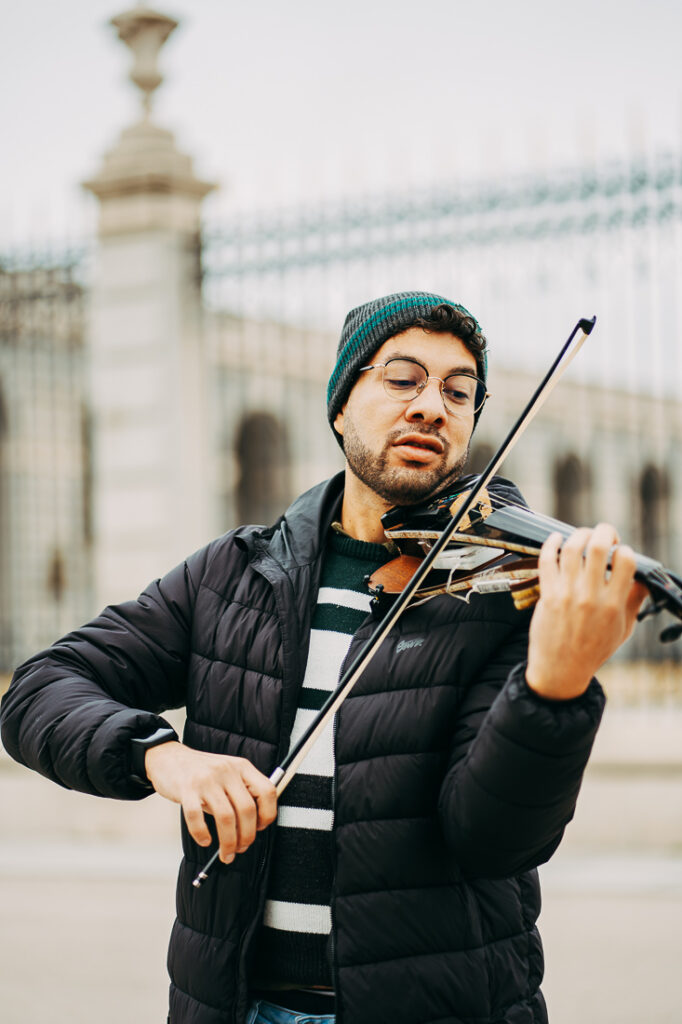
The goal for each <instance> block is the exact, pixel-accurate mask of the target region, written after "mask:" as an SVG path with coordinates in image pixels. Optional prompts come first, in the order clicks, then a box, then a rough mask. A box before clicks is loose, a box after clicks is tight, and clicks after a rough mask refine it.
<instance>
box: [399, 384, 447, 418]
mask: <svg viewBox="0 0 682 1024" xmlns="http://www.w3.org/2000/svg"><path fill="white" fill-rule="evenodd" d="M405 416H406V418H407V419H408V420H413V419H416V420H424V421H425V422H426V423H445V421H446V420H447V418H448V414H447V410H446V408H445V404H444V402H443V382H442V381H441V380H440V379H439V378H438V377H429V379H428V380H427V381H426V383H425V384H424V386H423V388H422V389H421V391H420V392H419V394H418V395H417V397H416V398H413V399H412V401H411V402H410V403H409V405H408V406H407V409H406V411H405Z"/></svg>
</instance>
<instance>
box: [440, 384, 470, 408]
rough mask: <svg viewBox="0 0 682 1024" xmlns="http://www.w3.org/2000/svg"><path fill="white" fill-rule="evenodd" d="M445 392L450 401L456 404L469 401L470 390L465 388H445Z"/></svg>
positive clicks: (463, 403)
mask: <svg viewBox="0 0 682 1024" xmlns="http://www.w3.org/2000/svg"><path fill="white" fill-rule="evenodd" d="M445 394H446V395H447V397H448V398H449V399H450V401H451V402H455V403H456V404H457V405H466V404H467V402H470V401H471V392H470V391H467V390H466V389H465V388H446V389H445Z"/></svg>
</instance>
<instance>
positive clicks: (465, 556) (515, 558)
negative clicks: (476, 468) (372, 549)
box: [368, 477, 682, 643]
mask: <svg viewBox="0 0 682 1024" xmlns="http://www.w3.org/2000/svg"><path fill="white" fill-rule="evenodd" d="M477 479H478V478H477V477H468V478H463V479H462V480H461V481H460V486H459V489H458V490H457V491H454V492H451V493H448V494H445V495H441V496H439V497H438V498H436V499H434V500H432V501H430V502H426V503H424V504H421V505H415V506H411V507H395V508H392V509H390V510H389V511H388V512H386V513H385V514H384V515H383V516H382V524H383V527H384V531H385V533H386V536H387V538H388V539H389V540H391V541H393V542H394V543H395V544H396V546H397V548H398V550H399V551H400V554H399V556H398V557H396V558H395V559H393V560H392V561H390V562H387V563H386V564H385V565H383V566H381V568H380V569H378V570H377V571H376V572H374V573H373V574H372V575H371V576H370V577H368V585H369V588H370V593H371V594H372V595H373V598H374V601H375V602H376V603H377V607H378V606H379V605H382V604H386V603H387V602H386V600H385V599H386V598H388V597H390V596H391V595H393V594H398V593H401V592H402V591H403V590H404V588H405V586H406V585H407V583H408V582H409V581H410V579H412V577H413V575H414V573H415V572H416V570H417V568H418V567H419V565H420V564H421V562H422V561H423V559H424V557H425V556H426V555H427V554H428V553H429V551H430V550H431V548H432V547H433V545H434V542H435V541H437V540H438V539H439V538H440V537H441V535H442V534H443V532H444V531H445V528H446V527H447V525H448V523H449V522H450V521H451V520H452V518H453V516H455V515H457V514H458V512H459V510H460V509H461V508H462V507H463V505H464V504H465V502H466V501H467V499H468V496H469V495H470V494H471V491H472V483H475V482H476V481H477ZM519 498H520V495H519V494H518V492H517V491H516V490H515V488H514V487H513V485H512V484H511V483H510V482H509V481H507V480H504V479H503V478H502V477H495V478H493V480H491V482H490V486H489V487H488V488H485V487H484V488H482V489H480V490H479V492H478V494H477V496H476V498H475V500H474V502H473V503H471V504H469V505H468V509H467V511H466V514H465V515H464V516H463V517H462V519H461V520H460V522H459V523H458V525H457V529H456V530H455V532H453V533H451V535H450V537H449V539H448V542H447V544H446V545H445V546H444V547H443V548H442V550H441V551H440V553H439V554H438V556H437V558H436V559H435V560H434V561H433V564H432V566H431V569H430V571H429V573H428V575H427V576H426V578H425V580H424V581H423V584H422V585H421V586H420V587H419V588H418V589H417V590H416V591H415V592H414V594H413V599H412V600H413V603H421V602H423V601H427V600H430V599H431V598H433V597H437V596H438V595H440V594H450V595H451V596H453V597H455V598H460V599H461V600H464V601H467V602H468V601H469V600H470V599H471V597H472V595H474V594H494V593H502V592H507V593H509V594H510V596H511V598H512V600H513V602H514V605H515V607H516V608H517V609H519V610H522V609H525V608H529V607H531V606H532V605H534V604H535V602H536V601H537V600H538V598H539V596H540V588H539V582H538V556H539V554H540V548H541V547H542V545H543V543H544V541H545V540H547V538H548V537H549V535H550V534H551V533H555V532H556V533H560V534H561V535H562V536H563V537H564V538H568V537H570V536H571V534H572V533H573V532H574V531H575V529H576V527H574V526H570V525H569V524H568V523H562V522H561V521H560V520H558V519H553V518H552V517H551V516H546V515H540V514H539V513H537V512H533V511H531V509H529V508H528V507H527V506H526V505H524V504H522V503H521V501H520V500H519ZM635 561H636V571H635V579H637V580H639V581H640V582H641V583H644V585H645V586H646V587H647V588H648V590H649V593H650V595H651V600H650V601H649V603H648V604H647V605H646V606H645V607H644V608H643V609H642V610H641V611H640V613H639V615H638V618H639V619H640V620H641V619H644V618H648V617H649V616H650V615H656V614H658V613H660V612H663V611H666V612H669V613H670V614H672V615H673V616H675V618H676V619H678V620H679V621H678V622H677V623H675V624H673V625H670V626H668V627H666V628H665V629H664V630H663V632H662V633H661V637H660V638H661V640H662V641H663V642H664V643H670V642H671V641H673V640H677V639H678V638H679V637H680V636H681V635H682V577H680V576H678V575H676V574H675V573H674V572H672V571H671V570H670V569H665V568H664V567H663V565H662V564H661V563H660V562H657V561H656V560H655V559H653V558H649V557H647V556H646V555H640V554H636V555H635Z"/></svg>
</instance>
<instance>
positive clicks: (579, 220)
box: [0, 8, 682, 670]
mask: <svg viewBox="0 0 682 1024" xmlns="http://www.w3.org/2000/svg"><path fill="white" fill-rule="evenodd" d="M113 23H114V25H115V27H116V28H117V30H118V32H119V35H120V37H121V38H122V39H123V40H124V41H125V42H126V43H127V44H128V45H129V46H130V47H131V49H132V51H133V55H134V66H133V71H132V75H131V77H132V78H133V80H134V81H135V83H136V84H137V85H138V86H139V87H140V88H141V90H142V92H143V97H144V100H143V111H142V116H141V118H140V120H139V121H138V122H137V123H135V124H134V125H132V126H131V127H130V128H128V129H126V130H125V131H124V132H123V133H122V135H121V137H120V138H119V140H118V141H117V142H116V143H115V145H114V146H113V147H112V149H111V150H110V152H109V153H107V154H106V156H105V157H104V160H103V162H102V164H101V166H100V168H99V170H98V171H97V173H96V174H95V175H93V177H92V178H91V179H90V180H89V181H88V182H87V184H86V188H88V189H89V190H90V191H91V192H93V193H94V194H95V195H96V196H97V197H98V199H99V203H100V211H101V217H100V226H99V233H98V237H97V239H96V240H94V241H93V242H92V244H91V246H90V247H89V248H88V251H87V253H82V254H75V255H74V254H70V255H69V254H66V255H63V256H62V257H58V258H55V257H52V258H51V259H49V260H48V259H46V258H41V257H34V258H32V259H26V258H24V257H20V256H18V255H17V254H14V255H12V254H8V255H7V256H6V257H5V259H4V260H3V261H2V262H0V566H1V568H2V577H1V579H0V623H1V626H0V648H1V654H0V657H1V658H2V667H3V668H4V669H6V670H8V669H9V668H10V667H11V666H12V665H13V664H15V663H16V662H17V661H19V660H21V659H23V658H24V657H26V656H27V655H29V654H30V653H31V652H32V651H33V650H35V649H36V648H38V647H40V646H44V645H45V644H47V643H49V642H51V641H52V640H53V639H55V638H56V636H58V635H59V634H60V633H62V632H64V631H65V630H67V629H69V628H72V627H75V626H77V625H78V624H79V623H80V622H81V621H82V620H84V619H85V618H87V617H88V616H90V615H91V614H93V613H94V612H96V611H97V610H98V609H99V607H101V605H102V604H103V603H105V602H109V601H115V600H120V599H124V598H126V597H129V596H132V595H133V594H134V593H135V592H136V591H137V590H138V589H140V588H141V587H143V586H144V585H145V584H146V583H147V582H148V581H149V580H150V579H151V578H153V577H155V576H157V575H159V574H160V573H161V572H163V571H165V570H166V569H167V568H170V567H171V566H172V565H173V564H175V563H176V562H177V561H178V560H180V559H181V558H182V557H183V556H184V555H185V554H187V553H188V552H189V551H191V550H192V549H194V548H196V547H198V546H200V545H201V544H202V543H204V542H205V541H206V540H208V539H210V537H212V536H213V535H215V534H217V533H220V532H222V531H224V530H226V529H228V528H230V527H232V526H234V525H236V524H237V523H239V522H244V521H261V522H271V521H273V520H274V519H275V518H277V516H278V515H279V514H280V512H281V511H282V510H283V508H284V507H285V506H286V504H287V502H288V500H289V499H290V498H291V497H293V496H294V495H295V494H296V493H299V492H300V491H301V490H302V489H304V488H306V487H308V486H311V485H312V484H314V483H315V482H317V481H318V480H319V479H321V478H323V477H324V476H326V475H329V474H330V473H331V472H333V471H334V470H336V469H337V468H339V467H340V466H341V455H340V452H339V450H338V447H337V445H336V443H335V441H334V438H333V437H332V435H331V432H330V431H329V428H328V425H327V422H326V415H325V386H326V380H327V377H328V374H329V371H330V368H331V365H332V363H333V358H334V353H335V349H336V342H337V338H338V333H339V330H340V327H341V323H342V321H343V317H344V315H345V313H346V311H347V310H348V309H349V308H351V307H352V306H353V305H356V304H358V303H360V302H363V301H365V300H366V299H368V298H370V297H373V296H376V295H378V294H383V293H387V292H391V291H397V290H401V289H404V288H425V289H429V290H435V291H438V292H441V293H442V294H445V295H448V296H450V297H452V298H455V299H457V300H460V301H464V302H465V304H466V305H469V306H470V307H471V308H472V309H473V310H475V311H476V313H477V315H478V316H479V317H480V319H481V321H482V323H483V324H484V327H485V329H486V333H487V334H488V337H489V340H490V343H491V364H492V370H491V385H490V387H491V391H492V392H493V395H494V399H493V400H492V401H491V402H490V403H489V406H488V407H487V409H486V412H485V415H484V417H483V418H482V421H481V424H480V426H479V427H478V429H477V432H476V435H475V438H474V444H473V447H472V457H471V464H472V468H480V467H481V466H482V465H483V464H484V463H485V461H486V460H487V458H488V457H489V455H490V454H491V453H492V451H493V450H494V448H495V447H496V446H497V444H498V443H499V440H500V439H501V438H502V437H503V436H504V434H505V433H506V431H507V429H508V428H509V426H510V424H511V422H512V421H513V420H514V419H515V418H516V416H517V415H518V413H519V411H520V409H521V408H522V407H523V406H524V405H525V403H526V401H527V399H528V397H529V396H530V394H531V393H532V391H533V390H534V388H535V386H536V384H537V381H538V379H539V376H540V371H541V370H544V369H545V368H546V367H547V366H548V365H549V362H550V361H551V359H552V358H553V356H554V354H555V353H556V351H557V350H558V348H559V345H560V343H561V341H563V339H564V337H565V336H566V335H567V334H568V332H569V330H570V328H571V327H572V326H573V323H574V322H575V320H576V319H577V318H578V317H579V316H586V315H590V314H591V313H592V312H595V311H596V312H597V313H598V314H599V320H600V322H599V325H598V328H597V331H596V332H595V340H594V342H593V341H592V339H591V340H590V343H589V344H590V345H593V346H594V348H593V349H592V353H593V354H592V355H590V356H583V355H582V354H581V357H580V358H581V360H584V362H582V363H581V364H580V365H581V366H582V368H580V366H579V367H578V369H577V371H576V372H573V371H572V372H571V374H570V376H569V377H568V378H567V379H566V380H565V381H562V383H561V386H560V387H559V388H558V389H557V390H556V391H555V393H554V394H553V395H552V398H551V399H550V401H549V402H548V403H547V405H546V406H545V408H544V410H543V412H542V414H541V417H540V418H539V419H538V421H537V422H536V423H535V424H534V425H533V427H532V428H531V430H530V431H529V432H528V434H527V435H526V437H525V438H524V440H523V442H522V443H521V444H520V446H519V448H518V449H517V450H516V451H515V452H514V454H513V456H512V457H511V458H510V460H509V463H508V465H506V466H505V473H506V474H508V475H510V476H512V477H513V478H514V479H515V480H517V481H518V483H519V484H520V486H521V488H522V490H523V491H524V492H525V494H526V497H527V498H528V500H529V502H530V503H531V505H533V506H534V507H536V508H538V509H539V510H542V511H543V512H546V513H549V514H551V515H555V516H557V517H558V518H560V519H563V520H566V521H568V522H574V523H585V522H587V523H590V522H594V521H596V520H599V519H609V520H611V521H613V522H615V523H616V525H617V526H618V527H619V529H620V530H621V533H622V535H623V537H625V538H627V539H628V540H629V541H630V542H631V543H632V544H633V545H634V546H635V547H636V548H638V549H639V550H641V551H643V552H644V553H647V554H649V555H651V556H653V557H656V558H659V559H660V560H661V561H663V562H664V564H667V565H670V566H672V567H675V566H681V565H682V535H681V533H680V527H679V524H680V522H682V516H681V514H680V513H681V512H682V494H681V490H680V482H681V481H682V455H681V453H682V403H680V400H679V397H678V396H679V393H680V392H679V385H680V383H682V359H681V357H680V355H679V353H678V350H679V340H678V339H679V338H680V326H681V324H680V310H679V300H678V298H677V294H676V292H677V283H678V282H679V280H680V271H681V270H682V234H681V232H682V185H681V182H682V157H681V156H680V155H679V154H678V155H674V156H670V155H666V156H654V157H652V158H651V159H650V160H641V159H640V160H638V161H634V162H633V163H632V165H630V166H609V167H590V168H584V169H581V170H578V171H574V172H571V173H565V174H559V173H557V174H556V175H554V176H552V177H546V176H545V177H542V178H540V177H538V178H537V179H532V180H531V179H523V180H513V181H507V180H501V181H500V182H499V183H497V184H493V185H486V186H485V187H482V186H480V185H478V184H476V183H463V184H459V185H457V186H454V185H450V186H447V187H443V188H434V189H433V190H431V191H428V192H423V193H420V194H417V195H409V196H400V195H398V196H380V197H374V198H371V199H367V200H365V201H359V200H356V201H354V202H349V203H341V202H337V203H330V204H328V205H326V206H323V207H319V208H306V209H300V210H289V211H284V212H282V213H280V214H274V213H270V214H268V215H263V216H258V215H256V214H254V215H252V216H250V217H242V218H240V219H239V220H235V221H234V222H233V223H230V224H226V225H203V226H202V222H201V216H200V213H201V202H202V199H203V197H204V196H205V195H206V194H208V192H209V191H210V189H211V188H212V187H213V186H212V185H211V184H210V183H208V182H203V181H201V180H200V179H199V178H198V177H197V176H196V175H195V173H194V171H193V168H192V163H191V160H190V158H189V157H187V156H186V155H184V154H182V153H181V152H180V151H179V150H178V149H177V147H176V144H175V141H174V139H173V136H172V135H171V134H170V132H168V131H165V130H164V129H162V128H160V127H159V126H158V125H156V124H155V123H154V121H153V119H152V116H151V97H152V94H153V91H154V89H155V88H157V87H158V85H159V84H160V82H161V77H160V75H159V74H158V71H157V70H156V57H157V54H158V51H159V48H160V46H161V45H162V43H163V41H164V40H165V38H167V36H168V34H169V33H170V32H171V31H172V30H173V28H174V27H175V22H174V21H173V20H172V19H170V18H167V17H165V16H163V15H157V14H154V13H153V12H151V11H150V10H149V9H147V8H138V9H136V10H133V11H130V12H128V13H126V14H124V15H121V16H120V17H119V18H116V19H114V22H113ZM512 346H513V347H512ZM657 631H658V630H656V629H653V628H652V629H642V630H640V631H639V633H638V635H637V637H636V639H635V640H634V641H633V642H632V644H631V646H630V648H629V652H630V655H631V656H632V657H637V658H641V657H654V658H661V657H663V656H664V655H665V656H666V657H673V658H679V654H678V653H677V652H676V651H675V649H674V648H662V647H661V646H660V645H659V644H658V643H657V642H656V641H655V639H654V638H655V633H656V632H657Z"/></svg>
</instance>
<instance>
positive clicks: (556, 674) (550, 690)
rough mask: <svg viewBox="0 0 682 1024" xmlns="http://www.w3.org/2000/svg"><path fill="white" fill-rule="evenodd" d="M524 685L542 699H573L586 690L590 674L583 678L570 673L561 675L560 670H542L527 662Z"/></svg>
mask: <svg viewBox="0 0 682 1024" xmlns="http://www.w3.org/2000/svg"><path fill="white" fill-rule="evenodd" d="M525 678H526V685H527V686H528V689H529V690H532V691H533V693H536V694H537V695H538V696H539V697H542V698H543V699H544V700H556V701H560V700H575V699H576V698H577V697H582V695H583V694H584V693H585V691H586V690H587V688H588V686H589V685H590V682H591V680H592V676H588V677H587V678H583V677H582V676H577V675H576V674H572V675H571V676H569V677H563V676H562V673H561V672H560V671H551V670H550V671H546V670H545V671H543V670H542V669H541V668H539V667H538V666H537V665H534V664H532V663H531V662H529V663H528V665H527V666H526V673H525Z"/></svg>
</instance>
